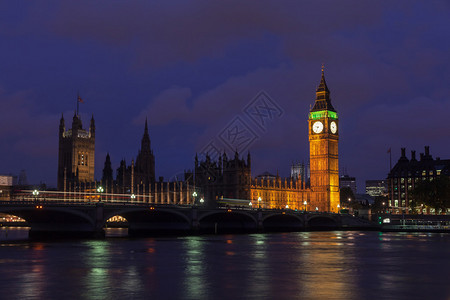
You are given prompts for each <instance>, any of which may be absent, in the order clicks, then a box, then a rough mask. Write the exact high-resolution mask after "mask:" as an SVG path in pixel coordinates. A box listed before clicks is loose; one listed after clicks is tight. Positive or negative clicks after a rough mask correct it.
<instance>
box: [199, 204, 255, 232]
mask: <svg viewBox="0 0 450 300" xmlns="http://www.w3.org/2000/svg"><path fill="white" fill-rule="evenodd" d="M198 223H199V226H198V227H199V230H200V232H205V233H212V232H215V233H229V232H230V233H231V232H255V231H256V230H257V228H258V221H257V219H256V218H255V216H253V215H252V214H250V213H248V212H246V211H240V210H231V209H228V210H219V211H217V210H215V211H211V212H207V213H204V214H201V215H200V216H199V218H198Z"/></svg>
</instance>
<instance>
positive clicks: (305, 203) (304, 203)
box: [303, 200, 308, 212]
mask: <svg viewBox="0 0 450 300" xmlns="http://www.w3.org/2000/svg"><path fill="white" fill-rule="evenodd" d="M307 204H308V202H306V200H305V201H304V202H303V205H304V206H305V212H306V205H307Z"/></svg>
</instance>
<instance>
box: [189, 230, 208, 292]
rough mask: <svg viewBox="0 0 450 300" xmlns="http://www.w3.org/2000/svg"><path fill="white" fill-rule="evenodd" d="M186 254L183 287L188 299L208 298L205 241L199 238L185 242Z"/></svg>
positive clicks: (192, 238)
mask: <svg viewBox="0 0 450 300" xmlns="http://www.w3.org/2000/svg"><path fill="white" fill-rule="evenodd" d="M184 248H185V252H186V258H185V267H184V276H183V278H184V282H183V287H184V290H185V291H186V296H187V298H188V299H201V298H207V283H206V280H207V278H206V274H205V267H206V266H205V264H204V262H205V257H204V255H205V253H204V241H203V239H202V238H199V237H188V238H186V239H185V240H184Z"/></svg>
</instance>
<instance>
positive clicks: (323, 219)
mask: <svg viewBox="0 0 450 300" xmlns="http://www.w3.org/2000/svg"><path fill="white" fill-rule="evenodd" d="M0 213H6V214H10V215H15V216H18V217H21V218H23V219H24V220H26V221H27V223H28V224H29V226H30V228H31V229H30V236H31V237H33V236H52V235H53V236H56V235H58V236H61V235H62V236H103V235H104V228H105V226H106V225H107V223H106V221H107V220H108V219H109V218H111V217H113V216H122V217H124V218H125V219H126V220H127V221H128V233H129V235H142V234H149V235H158V234H193V233H230V232H238V233H241V232H273V231H304V230H339V229H345V228H346V227H352V226H353V227H354V224H359V225H361V227H366V226H369V225H372V224H371V223H370V224H369V223H368V222H364V220H361V219H358V218H354V217H352V216H349V215H340V214H333V213H313V212H299V211H293V210H289V209H285V210H267V209H248V208H247V209H243V208H204V207H201V206H180V205H149V204H129V203H122V204H114V203H102V202H80V203H73V202H72V203H67V202H65V203H57V202H51V203H45V202H20V201H16V202H14V201H8V202H0ZM358 222H359V223H358ZM352 224H353V225H352Z"/></svg>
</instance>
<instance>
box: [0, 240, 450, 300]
mask: <svg viewBox="0 0 450 300" xmlns="http://www.w3.org/2000/svg"><path fill="white" fill-rule="evenodd" d="M449 251H450V235H448V234H447V235H445V234H444V235H442V234H431V235H429V234H397V233H384V234H379V233H377V232H364V233H362V232H299V233H282V234H251V235H210V236H193V237H183V238H176V237H174V238H158V239H128V238H118V239H117V238H107V239H105V240H92V241H86V240H84V241H80V240H75V241H67V242H55V241H54V242H7V243H3V244H1V247H0V254H1V259H0V278H2V281H0V289H1V290H2V295H7V296H8V297H9V298H11V299H15V298H18V299H23V298H25V299H26V298H39V299H132V298H135V299H146V298H150V297H151V298H155V299H221V298H228V299H234V298H238V299H242V298H244V299H292V298H301V299H396V298H399V299H400V298H401V299H405V298H412V299H429V298H430V291H433V294H432V298H435V299H449V296H450V286H448V284H447V278H448V276H449V275H450V261H449V260H448V259H447V256H448V253H449Z"/></svg>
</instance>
